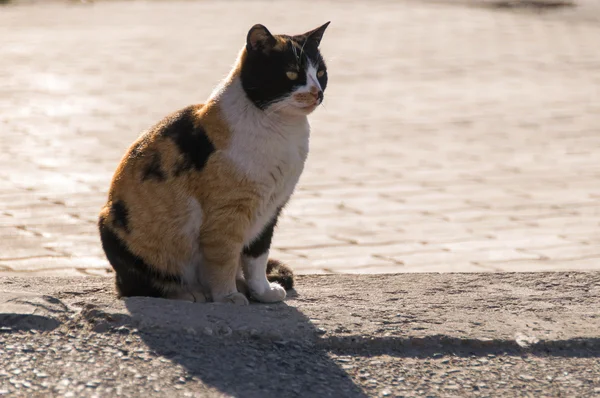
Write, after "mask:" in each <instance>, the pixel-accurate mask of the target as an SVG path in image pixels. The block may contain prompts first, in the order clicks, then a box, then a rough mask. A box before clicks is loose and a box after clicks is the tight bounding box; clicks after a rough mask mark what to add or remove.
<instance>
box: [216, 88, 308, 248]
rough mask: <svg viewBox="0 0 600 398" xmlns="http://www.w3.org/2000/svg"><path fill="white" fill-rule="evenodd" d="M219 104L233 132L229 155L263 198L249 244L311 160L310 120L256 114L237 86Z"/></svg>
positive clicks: (227, 153) (263, 113)
mask: <svg viewBox="0 0 600 398" xmlns="http://www.w3.org/2000/svg"><path fill="white" fill-rule="evenodd" d="M236 85H237V86H238V87H236ZM220 104H221V107H222V108H221V109H222V111H223V113H224V116H225V118H226V119H227V122H228V123H229V125H230V128H231V132H232V137H231V142H230V145H229V147H228V149H227V150H226V151H225V154H226V155H227V157H228V158H229V159H230V160H231V161H232V162H233V163H234V164H235V165H236V166H237V168H238V170H239V171H240V173H243V174H244V175H245V176H246V178H248V179H250V180H251V181H253V182H254V183H255V184H256V185H257V187H258V189H259V192H260V196H261V200H260V205H259V208H258V209H257V211H256V217H255V220H254V222H253V225H252V228H251V229H250V230H249V231H248V233H247V236H246V242H245V243H249V242H250V241H252V240H253V239H254V238H255V237H256V236H258V234H260V232H261V231H262V230H263V228H264V226H265V225H266V224H267V223H268V222H269V221H270V220H271V219H272V217H273V216H274V215H275V213H276V211H277V209H278V208H279V207H280V206H282V205H283V204H284V203H285V202H286V201H287V200H288V199H289V197H290V196H291V194H292V193H293V191H294V188H295V187H296V184H297V183H298V180H299V178H300V175H301V174H302V171H303V169H304V163H305V161H306V157H307V155H308V143H309V136H310V126H309V124H308V119H307V118H306V116H302V117H300V116H295V117H285V118H281V117H278V116H274V115H268V114H265V112H263V111H261V110H259V109H257V108H256V107H254V105H252V104H251V103H250V102H249V101H248V99H247V98H246V96H245V94H244V93H243V90H242V88H241V84H240V83H239V81H234V82H232V84H231V85H230V86H229V88H228V90H227V91H226V92H224V93H222V96H221V98H220Z"/></svg>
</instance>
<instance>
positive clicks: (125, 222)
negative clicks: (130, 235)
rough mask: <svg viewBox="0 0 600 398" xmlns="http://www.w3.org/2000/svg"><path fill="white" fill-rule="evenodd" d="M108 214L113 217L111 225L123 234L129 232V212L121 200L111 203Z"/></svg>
mask: <svg viewBox="0 0 600 398" xmlns="http://www.w3.org/2000/svg"><path fill="white" fill-rule="evenodd" d="M110 213H111V215H112V217H113V225H114V226H115V227H117V228H121V229H122V230H124V231H125V232H129V211H128V210H127V206H125V203H124V202H123V201H122V200H117V201H116V202H113V204H112V206H111V207H110Z"/></svg>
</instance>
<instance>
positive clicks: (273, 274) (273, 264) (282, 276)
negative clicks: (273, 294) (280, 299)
mask: <svg viewBox="0 0 600 398" xmlns="http://www.w3.org/2000/svg"><path fill="white" fill-rule="evenodd" d="M267 279H268V280H269V282H277V283H279V284H280V285H281V286H283V288H284V289H285V290H290V289H291V288H293V287H294V272H293V271H292V269H291V268H290V267H288V266H287V265H285V264H284V263H282V262H281V261H279V260H275V259H273V258H270V259H269V262H268V263H267Z"/></svg>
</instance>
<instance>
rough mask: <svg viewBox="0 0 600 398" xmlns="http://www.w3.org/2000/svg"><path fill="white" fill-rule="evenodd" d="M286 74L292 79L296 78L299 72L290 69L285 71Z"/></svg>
mask: <svg viewBox="0 0 600 398" xmlns="http://www.w3.org/2000/svg"><path fill="white" fill-rule="evenodd" d="M285 75H286V76H287V77H288V79H290V80H296V79H297V78H298V73H296V72H293V71H288V72H285Z"/></svg>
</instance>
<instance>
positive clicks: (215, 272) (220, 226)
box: [200, 214, 249, 305]
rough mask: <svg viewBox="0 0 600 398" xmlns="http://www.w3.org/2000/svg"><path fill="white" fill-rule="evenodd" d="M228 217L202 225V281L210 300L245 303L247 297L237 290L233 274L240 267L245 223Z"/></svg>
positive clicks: (233, 216) (235, 274)
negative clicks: (208, 292)
mask: <svg viewBox="0 0 600 398" xmlns="http://www.w3.org/2000/svg"><path fill="white" fill-rule="evenodd" d="M227 218H228V219H224V218H219V219H217V220H210V219H209V220H207V222H206V223H205V224H204V225H203V228H202V233H201V239H200V246H201V247H202V253H203V265H202V268H201V270H200V277H201V280H202V284H203V285H204V286H206V288H207V289H208V290H209V291H210V296H211V298H212V301H214V302H219V303H231V304H237V305H248V304H249V303H248V299H247V298H246V296H245V295H244V294H243V293H240V292H238V289H237V284H236V276H237V272H238V269H239V268H240V255H239V253H240V252H241V250H242V247H243V243H242V242H243V231H244V230H245V228H244V225H240V224H241V220H240V218H241V217H240V218H238V217H235V214H232V217H231V218H229V217H227Z"/></svg>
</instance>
